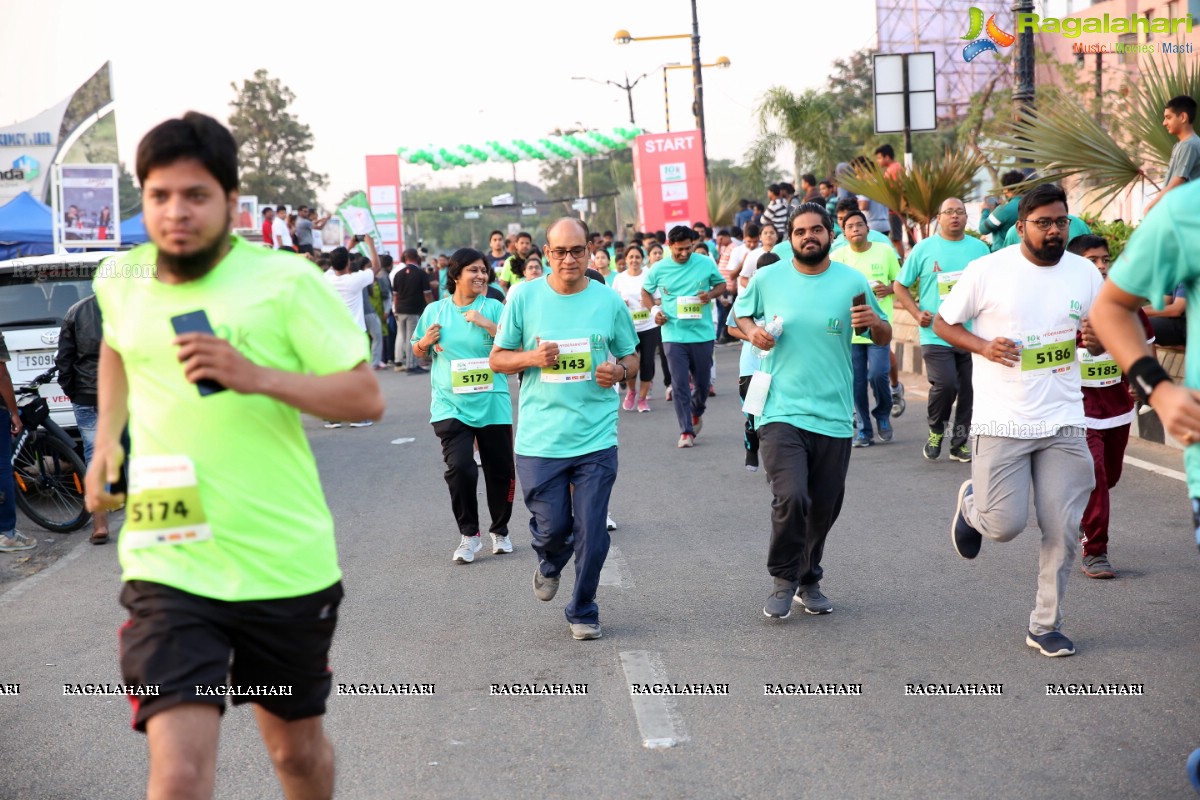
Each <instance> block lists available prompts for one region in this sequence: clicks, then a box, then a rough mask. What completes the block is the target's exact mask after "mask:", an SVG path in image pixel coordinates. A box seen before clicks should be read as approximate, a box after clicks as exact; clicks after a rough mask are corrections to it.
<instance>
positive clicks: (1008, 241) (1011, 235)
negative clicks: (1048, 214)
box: [992, 214, 1092, 250]
mask: <svg viewBox="0 0 1200 800" xmlns="http://www.w3.org/2000/svg"><path fill="white" fill-rule="evenodd" d="M1067 217H1068V218H1069V219H1070V220H1071V227H1070V228H1067V241H1066V243H1067V244H1070V242H1071V240H1072V239H1074V238H1075V237H1076V236H1083V235H1084V234H1085V233H1091V232H1092V229H1091V228H1089V227H1088V226H1087V223H1086V222H1084V221H1083V220H1081V219H1080V218H1079V217H1077V216H1075V215H1074V214H1067ZM1020 243H1021V234H1019V233H1017V226H1016V224H1014V225H1013V226H1012V227H1011V228H1009V229H1008V233H1006V234H1005V235H1004V244H1003V245H1002V246H1003V247H1008V246H1009V245H1013V244H1020ZM992 249H993V250H995V249H997V248H992Z"/></svg>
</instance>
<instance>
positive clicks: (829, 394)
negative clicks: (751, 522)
mask: <svg viewBox="0 0 1200 800" xmlns="http://www.w3.org/2000/svg"><path fill="white" fill-rule="evenodd" d="M832 227H833V221H832V220H831V219H830V218H829V214H828V213H826V212H825V209H824V208H822V207H820V206H818V205H814V204H806V205H803V206H801V207H800V208H799V209H797V211H796V212H795V213H794V214H793V215H792V218H791V219H790V220H789V222H788V231H789V233H790V236H789V239H790V240H791V244H792V251H793V253H794V254H795V255H794V257H793V259H792V260H791V261H790V262H786V263H785V262H780V263H778V264H772V265H770V266H768V267H766V268H764V269H762V270H759V271H758V272H756V273H755V275H754V278H753V279H752V280H751V281H750V282H749V284H748V285H747V287H746V289H745V290H743V291H742V292H741V294H740V295H739V296H738V299H737V301H736V302H735V303H734V306H733V314H734V315H735V316H736V317H737V326H738V329H739V330H740V331H741V332H742V333H744V334H745V335H746V337H747V338H748V339H749V340H750V343H751V344H753V345H754V346H755V347H758V348H759V349H761V350H767V351H769V352H768V353H767V355H766V356H765V357H764V358H763V359H762V363H761V365H760V366H759V372H760V373H765V375H766V376H769V387H768V388H767V391H766V401H765V403H764V404H763V408H762V413H761V414H760V415H758V417H757V420H756V422H757V428H758V436H759V442H760V448H761V460H762V464H763V467H764V468H765V469H766V472H767V476H768V478H769V479H770V485H771V491H772V493H773V494H774V501H773V502H772V504H771V508H772V514H771V544H770V548H769V550H768V553H767V571H768V572H769V573H770V575H771V576H772V578H773V579H774V590H773V591H772V593H771V595H770V597H769V598H768V599H767V603H766V606H765V607H764V608H763V613H765V614H766V615H767V616H769V617H776V618H779V619H784V618H786V617H788V616H789V615H790V614H791V611H792V602H793V599H794V600H795V601H796V602H799V603H800V604H801V605H802V606H803V607H804V610H805V611H806V612H807V613H809V614H827V613H829V612H830V611H832V610H833V604H832V603H830V602H829V600H828V599H827V598H826V597H825V596H824V595H823V594H822V593H821V588H820V581H821V576H822V574H823V573H822V569H821V556H822V554H823V552H824V549H825V538H826V536H827V535H828V534H829V529H830V528H831V527H832V526H833V523H834V521H835V520H836V519H837V516H838V513H839V512H840V511H841V507H842V498H843V496H844V495H845V492H846V471H847V470H848V469H849V467H850V437H851V436H852V435H853V433H854V426H853V423H852V421H851V418H852V415H853V398H852V392H851V387H852V384H853V375H854V371H853V367H852V365H851V359H850V337H851V333H852V331H853V330H856V329H863V328H867V329H869V330H870V334H871V339H872V340H873V341H874V342H875V344H879V345H886V344H887V343H888V342H889V341H891V337H892V329H891V326H890V325H889V324H888V322H887V320H886V319H884V318H883V316H882V313H883V312H882V310H881V309H880V308H879V303H878V302H877V301H876V299H875V295H874V293H873V292H872V291H871V286H870V284H869V283H868V282H867V279H866V278H864V277H863V276H862V275H861V274H860V273H858V272H856V271H855V270H853V269H851V268H850V267H848V266H846V265H845V264H839V263H836V262H832V261H830V259H829V239H830V230H831V228H832ZM860 294H861V295H864V296H865V298H866V304H864V305H860V306H855V305H854V299H855V298H856V297H857V296H858V295H860ZM776 317H778V318H779V321H780V322H782V323H783V331H782V333H781V334H780V335H779V337H778V338H775V337H772V336H771V335H770V334H769V333H767V331H766V330H765V328H763V327H760V326H759V325H757V324H755V322H754V320H755V319H763V320H765V321H766V322H767V323H768V324H769V323H770V322H771V321H772V320H773V319H774V318H776ZM756 380H757V381H758V385H759V386H761V384H762V382H764V381H766V380H767V378H765V377H757V378H756ZM755 389H756V386H755V382H754V381H752V383H751V387H750V390H749V392H748V395H747V396H748V399H750V398H753V397H754V395H755Z"/></svg>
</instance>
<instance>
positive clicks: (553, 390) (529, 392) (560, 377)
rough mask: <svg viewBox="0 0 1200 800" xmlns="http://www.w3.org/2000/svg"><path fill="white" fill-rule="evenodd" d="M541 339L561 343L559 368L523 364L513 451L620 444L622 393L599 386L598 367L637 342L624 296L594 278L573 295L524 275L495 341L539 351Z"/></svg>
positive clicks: (561, 451)
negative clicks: (619, 428) (619, 396)
mask: <svg viewBox="0 0 1200 800" xmlns="http://www.w3.org/2000/svg"><path fill="white" fill-rule="evenodd" d="M544 341H556V342H558V344H559V367H558V369H550V368H546V369H539V368H536V367H533V368H530V369H528V370H526V371H525V379H524V381H523V382H522V384H521V393H520V399H519V410H520V420H519V423H518V425H517V438H516V444H515V446H514V449H515V451H516V453H517V454H518V455H522V456H537V457H540V458H572V457H574V456H581V455H586V454H587V453H595V452H597V451H600V450H607V449H608V448H610V447H615V446H616V444H617V405H618V402H619V400H620V398H618V397H617V393H616V392H614V391H613V390H612V389H611V388H610V389H601V388H600V386H599V385H598V384H597V383H596V380H595V374H596V367H597V366H598V365H599V364H600V362H602V361H603V360H604V359H606V358H607V357H608V355H609V354H610V353H611V354H612V355H614V356H616V357H617V358H624V357H625V356H627V355H629V354H630V353H632V352H634V351H635V350H636V349H637V344H638V338H637V334H636V333H635V332H634V330H633V320H632V319H631V318H630V316H629V309H627V308H626V307H625V302H624V301H623V300H622V299H621V296H620V295H619V294H617V293H616V292H614V291H613V290H611V289H609V288H608V287H607V286H602V285H601V284H599V283H596V282H595V281H588V282H587V287H586V288H584V290H583V291H581V292H578V293H577V294H569V295H568V294H559V293H558V292H556V291H554V289H553V288H552V287H551V286H550V282H549V281H548V280H537V281H527V282H526V283H525V285H524V287H523V288H522V289H521V291H519V292H514V293H513V294H512V296H510V297H509V300H508V303H507V304H506V305H505V307H504V315H503V316H502V317H501V318H500V329H499V330H498V331H497V332H496V346H497V347H499V348H502V349H504V350H534V349H536V348H537V346H538V343H539V342H544Z"/></svg>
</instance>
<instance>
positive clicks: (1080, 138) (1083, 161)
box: [988, 57, 1200, 208]
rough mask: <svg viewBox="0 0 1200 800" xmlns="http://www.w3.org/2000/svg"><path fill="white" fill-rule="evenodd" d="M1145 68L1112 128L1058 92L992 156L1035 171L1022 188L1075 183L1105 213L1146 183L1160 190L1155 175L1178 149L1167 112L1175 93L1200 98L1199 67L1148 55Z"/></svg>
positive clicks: (1115, 112) (1112, 117) (1015, 126)
mask: <svg viewBox="0 0 1200 800" xmlns="http://www.w3.org/2000/svg"><path fill="white" fill-rule="evenodd" d="M1142 70H1143V71H1142V73H1141V75H1140V76H1139V77H1138V78H1137V79H1136V80H1131V81H1130V83H1128V84H1126V87H1125V89H1126V90H1127V96H1126V97H1125V102H1123V103H1121V104H1117V105H1116V106H1115V108H1113V109H1112V111H1111V113H1110V114H1109V116H1108V118H1107V120H1106V122H1107V123H1108V124H1107V125H1104V124H1101V123H1100V122H1098V121H1096V120H1095V119H1094V118H1093V116H1092V115H1091V114H1090V113H1089V112H1088V111H1087V110H1085V109H1084V108H1083V107H1082V106H1080V105H1079V104H1078V103H1076V102H1075V101H1074V100H1072V99H1071V98H1069V97H1067V96H1064V95H1062V94H1061V93H1052V94H1051V95H1050V97H1049V99H1048V101H1042V102H1041V104H1040V105H1041V108H1040V109H1039V110H1037V111H1033V112H1027V113H1025V114H1023V115H1022V116H1020V117H1019V118H1017V119H1016V120H1015V121H1014V122H1012V123H1010V124H1009V125H1008V126H1007V127H1006V129H1005V131H1004V132H1003V133H1002V134H1001V135H999V136H997V137H996V142H997V143H996V144H995V145H994V146H992V147H991V148H988V149H989V151H990V153H991V155H993V156H994V157H996V158H998V159H1000V160H1002V161H1012V160H1015V161H1018V162H1020V161H1025V162H1026V163H1028V164H1029V165H1030V166H1032V167H1033V168H1034V169H1035V170H1037V174H1036V177H1034V178H1032V179H1030V180H1028V181H1026V182H1025V183H1023V184H1021V185H1020V187H1018V188H1020V189H1027V188H1029V187H1032V186H1036V185H1038V184H1040V183H1061V182H1062V181H1063V180H1064V179H1076V180H1078V181H1080V183H1081V185H1082V186H1083V187H1084V189H1085V191H1086V193H1087V194H1088V196H1089V197H1090V199H1091V200H1092V201H1093V202H1097V203H1101V208H1105V207H1107V206H1108V205H1109V204H1110V203H1111V202H1112V201H1113V200H1115V199H1116V198H1117V196H1118V195H1120V194H1122V193H1123V192H1128V191H1130V190H1132V189H1133V188H1134V187H1135V186H1137V185H1138V184H1139V183H1142V182H1144V181H1147V182H1149V183H1150V184H1152V185H1153V186H1155V188H1158V184H1157V183H1155V181H1154V179H1153V177H1152V175H1158V174H1161V173H1162V171H1163V170H1164V169H1165V168H1166V165H1167V162H1168V161H1170V158H1171V148H1172V147H1173V146H1174V144H1175V141H1174V140H1173V139H1172V137H1171V136H1170V135H1169V134H1167V132H1166V130H1165V129H1164V128H1163V126H1162V112H1163V109H1164V108H1165V107H1166V104H1167V100H1169V99H1171V98H1172V97H1175V96H1176V95H1181V94H1186V95H1190V96H1192V97H1196V96H1200V62H1193V63H1191V64H1188V63H1187V62H1186V61H1185V60H1184V59H1183V58H1182V57H1181V58H1179V59H1177V60H1175V61H1170V60H1168V61H1166V62H1165V63H1163V62H1160V61H1159V60H1158V59H1153V58H1148V59H1146V60H1145V61H1144V62H1143V63H1142ZM1123 93H1125V92H1124V91H1123ZM1116 132H1120V133H1119V134H1117V135H1114V133H1116Z"/></svg>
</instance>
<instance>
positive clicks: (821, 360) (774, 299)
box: [733, 261, 886, 439]
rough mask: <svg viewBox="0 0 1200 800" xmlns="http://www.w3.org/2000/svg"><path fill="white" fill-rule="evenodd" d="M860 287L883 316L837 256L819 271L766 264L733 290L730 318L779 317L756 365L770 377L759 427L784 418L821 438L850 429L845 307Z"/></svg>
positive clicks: (862, 284)
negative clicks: (777, 329) (767, 350)
mask: <svg viewBox="0 0 1200 800" xmlns="http://www.w3.org/2000/svg"><path fill="white" fill-rule="evenodd" d="M859 293H864V294H866V296H867V302H868V303H869V304H870V306H871V308H873V309H874V310H875V313H876V314H878V315H879V316H880V317H884V314H883V309H881V308H880V307H879V303H877V302H876V301H875V295H874V293H872V292H871V285H870V283H868V281H867V279H866V278H864V277H863V276H862V274H861V273H860V272H858V271H857V270H855V269H853V268H852V267H848V266H846V265H845V264H840V263H838V262H836V261H834V262H831V263H830V265H829V268H828V269H826V270H825V271H824V272H822V273H821V274H820V275H805V274H804V273H802V272H800V271H799V270H797V269H796V267H795V266H794V265H792V264H785V263H779V264H771V265H769V266H767V267H765V268H764V269H760V270H759V271H758V272H756V273H755V274H754V277H753V278H752V279H751V280H750V283H749V284H748V285H747V286H746V288H745V289H743V290H742V292H741V294H739V295H738V299H737V302H735V303H734V304H733V313H735V314H736V315H737V316H739V317H755V318H757V317H761V318H763V319H765V320H768V321H770V320H771V319H772V318H774V317H779V318H780V319H781V320H783V333H782V334H780V336H779V338H778V339H777V340H776V342H775V347H774V348H773V349H772V350H771V355H769V356H767V357H766V358H764V359H763V360H762V364H761V365H760V366H759V369H760V370H762V371H763V372H767V373H770V375H771V388H770V390H769V391H768V393H767V402H766V404H765V406H764V407H763V413H762V415H761V416H760V417H759V418H758V424H759V425H760V426H761V425H769V424H770V423H772V422H785V423H787V424H788V425H793V426H795V427H797V428H803V429H804V430H808V431H812V432H814V433H820V434H823V435H825V436H833V437H837V438H846V439H848V438H850V437H851V436H852V435H853V434H854V422H853V417H854V401H853V394H852V391H851V390H852V387H853V383H854V367H853V365H852V363H851V360H850V338H851V336H852V332H851V328H850V307H851V305H852V304H853V300H854V296H855V295H857V294H859ZM884 318H885V319H886V317H884Z"/></svg>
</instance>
